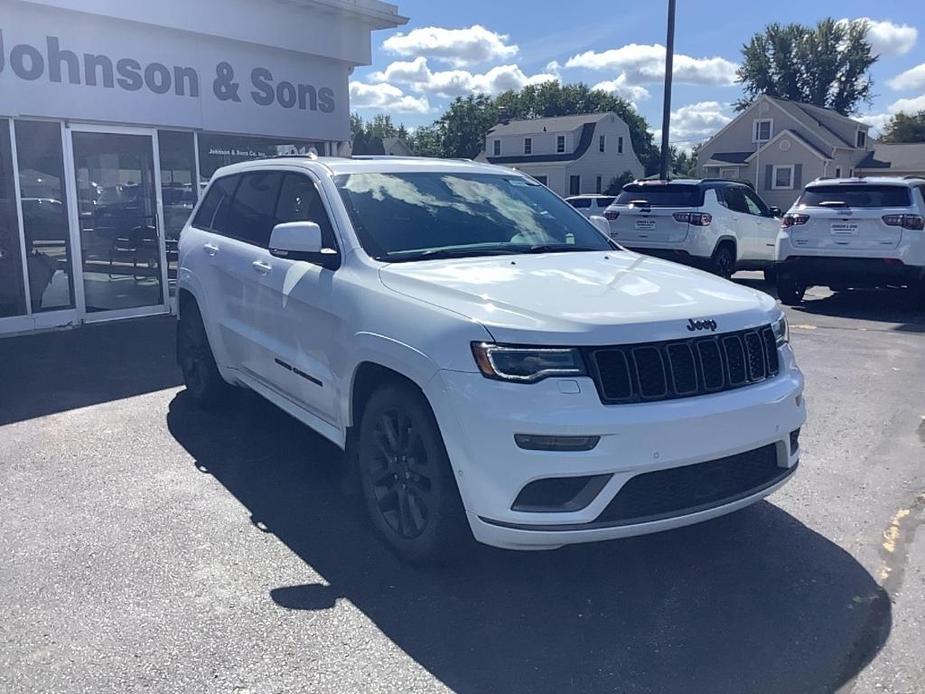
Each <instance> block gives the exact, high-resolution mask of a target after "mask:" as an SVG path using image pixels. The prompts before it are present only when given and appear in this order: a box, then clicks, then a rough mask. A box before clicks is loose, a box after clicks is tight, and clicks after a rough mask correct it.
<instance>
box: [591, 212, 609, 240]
mask: <svg viewBox="0 0 925 694" xmlns="http://www.w3.org/2000/svg"><path fill="white" fill-rule="evenodd" d="M590 220H591V223H592V224H593V225H594V226H595V228H596V229H597V230H598V231H599V232H601V233H602V234H603V235H604V236H606V237H607V238H610V222H608V221H607V220H606V219H604V217H601V216H600V215H596V214H595V215H591V217H590Z"/></svg>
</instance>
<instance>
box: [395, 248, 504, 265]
mask: <svg viewBox="0 0 925 694" xmlns="http://www.w3.org/2000/svg"><path fill="white" fill-rule="evenodd" d="M512 253H517V250H516V249H513V248H478V247H474V248H473V247H469V248H429V249H427V250H425V251H409V252H403V253H400V254H395V255H387V256H384V257H380V258H377V260H383V261H385V262H388V263H407V262H411V261H414V260H440V259H442V258H475V257H478V256H480V255H511V254H512Z"/></svg>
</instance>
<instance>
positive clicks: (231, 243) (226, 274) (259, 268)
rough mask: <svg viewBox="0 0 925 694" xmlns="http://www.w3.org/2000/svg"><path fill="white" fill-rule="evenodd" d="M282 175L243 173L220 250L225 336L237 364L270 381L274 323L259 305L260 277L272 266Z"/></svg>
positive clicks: (261, 171)
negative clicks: (272, 239)
mask: <svg viewBox="0 0 925 694" xmlns="http://www.w3.org/2000/svg"><path fill="white" fill-rule="evenodd" d="M282 178H283V175H282V173H281V172H279V171H270V170H259V171H250V172H247V173H244V174H241V177H240V182H239V183H238V185H237V187H236V189H235V193H234V197H233V198H232V201H231V205H230V208H229V211H228V218H227V222H226V224H225V232H226V238H225V239H224V240H223V241H222V244H221V248H220V250H219V252H218V253H216V255H215V258H216V259H217V266H218V270H219V272H218V274H219V277H220V278H221V286H220V288H219V291H220V292H221V294H220V296H221V297H222V301H223V302H224V305H225V308H226V320H225V340H226V342H227V343H228V345H229V349H230V351H231V352H232V354H233V358H234V360H235V362H236V364H237V368H239V369H241V370H242V371H244V372H246V373H247V374H249V375H251V376H256V377H258V378H259V379H260V380H264V381H266V380H267V379H268V377H269V375H271V374H272V373H273V369H272V368H271V365H272V364H273V356H274V352H275V342H276V340H277V338H276V336H275V335H274V329H273V326H272V324H271V323H270V322H269V321H268V320H267V317H266V316H265V315H264V313H263V311H262V309H261V306H260V300H261V297H260V292H261V280H262V279H263V278H264V277H265V276H266V275H267V274H268V273H270V272H271V271H272V269H273V265H272V260H273V258H272V257H271V256H270V252H269V251H268V250H267V246H268V244H269V240H270V232H271V230H272V229H273V226H274V225H275V219H274V217H273V213H274V210H275V208H276V199H277V196H278V195H279V188H280V183H281V182H282Z"/></svg>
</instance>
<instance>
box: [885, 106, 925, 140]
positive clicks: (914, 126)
mask: <svg viewBox="0 0 925 694" xmlns="http://www.w3.org/2000/svg"><path fill="white" fill-rule="evenodd" d="M880 141H881V142H925V111H919V112H918V113H913V114H909V113H897V114H896V115H894V116H892V117H891V118H890V120H888V121H887V123H886V125H885V126H884V127H883V132H882V133H881V134H880Z"/></svg>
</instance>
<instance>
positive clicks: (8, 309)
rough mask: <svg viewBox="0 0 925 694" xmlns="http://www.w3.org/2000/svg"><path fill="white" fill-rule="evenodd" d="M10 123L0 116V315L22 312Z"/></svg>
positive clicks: (21, 281) (21, 285) (22, 293)
mask: <svg viewBox="0 0 925 694" xmlns="http://www.w3.org/2000/svg"><path fill="white" fill-rule="evenodd" d="M10 145H11V140H10V122H9V121H8V120H6V119H3V118H0V318H6V317H8V316H21V315H23V314H25V313H26V290H25V283H24V282H23V278H22V249H21V247H20V245H19V215H18V214H17V212H16V186H15V185H14V183H15V181H14V180H13V156H12V151H11V146H10Z"/></svg>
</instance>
